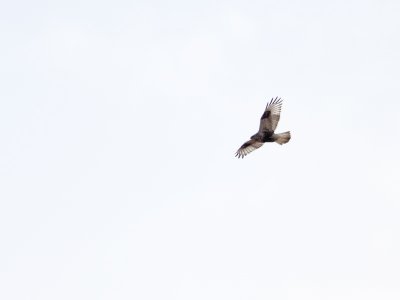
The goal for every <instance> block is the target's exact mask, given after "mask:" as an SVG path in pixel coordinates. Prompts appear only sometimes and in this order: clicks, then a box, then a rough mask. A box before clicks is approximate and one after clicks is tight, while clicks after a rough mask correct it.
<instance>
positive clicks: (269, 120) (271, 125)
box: [258, 97, 282, 135]
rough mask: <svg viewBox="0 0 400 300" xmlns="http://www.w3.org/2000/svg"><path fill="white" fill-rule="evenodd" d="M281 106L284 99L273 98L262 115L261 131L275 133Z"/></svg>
mask: <svg viewBox="0 0 400 300" xmlns="http://www.w3.org/2000/svg"><path fill="white" fill-rule="evenodd" d="M281 108H282V99H281V98H278V97H276V98H275V99H274V98H272V99H271V101H270V102H269V103H268V104H267V107H266V108H265V111H264V113H263V115H262V116H261V120H260V129H259V130H258V132H259V133H261V134H262V133H264V134H265V133H268V134H271V135H272V134H273V133H274V131H275V129H276V126H277V125H278V122H279V118H280V115H281Z"/></svg>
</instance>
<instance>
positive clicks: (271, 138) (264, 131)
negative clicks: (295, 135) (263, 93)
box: [236, 97, 290, 158]
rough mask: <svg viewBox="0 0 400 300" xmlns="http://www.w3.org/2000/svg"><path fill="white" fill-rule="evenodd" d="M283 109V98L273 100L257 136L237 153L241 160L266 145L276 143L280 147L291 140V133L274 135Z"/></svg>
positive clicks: (265, 112)
mask: <svg viewBox="0 0 400 300" xmlns="http://www.w3.org/2000/svg"><path fill="white" fill-rule="evenodd" d="M281 108H282V100H281V98H278V97H276V98H275V99H273V98H272V99H271V101H270V102H269V103H268V104H267V107H266V108H265V111H264V113H263V115H262V116H261V120H260V128H259V130H258V132H257V133H256V134H254V135H253V136H251V137H250V140H249V141H247V142H246V143H244V144H243V145H242V146H241V147H240V148H239V150H238V151H237V152H236V156H237V157H239V158H243V157H245V156H246V155H247V154H249V153H250V152H252V151H254V150H256V149H258V148H260V147H261V146H262V145H263V144H264V143H272V142H276V143H278V144H280V145H283V144H286V143H287V142H289V140H290V131H287V132H283V133H274V132H275V129H276V126H277V125H278V122H279V118H280V113H281Z"/></svg>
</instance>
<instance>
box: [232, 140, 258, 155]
mask: <svg viewBox="0 0 400 300" xmlns="http://www.w3.org/2000/svg"><path fill="white" fill-rule="evenodd" d="M262 145H263V143H262V142H257V141H255V140H249V141H247V142H246V143H244V144H243V145H242V146H241V147H240V148H239V149H238V151H237V152H236V155H235V156H237V157H238V158H243V157H245V156H246V155H247V154H249V153H250V152H253V151H254V150H256V149H258V148H260V147H261V146H262Z"/></svg>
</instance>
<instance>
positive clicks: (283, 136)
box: [274, 131, 290, 145]
mask: <svg viewBox="0 0 400 300" xmlns="http://www.w3.org/2000/svg"><path fill="white" fill-rule="evenodd" d="M274 137H275V142H277V143H278V144H279V145H283V144H286V143H287V142H289V140H290V131H286V132H282V133H277V134H274Z"/></svg>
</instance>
